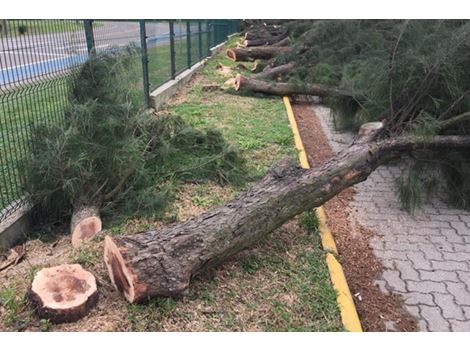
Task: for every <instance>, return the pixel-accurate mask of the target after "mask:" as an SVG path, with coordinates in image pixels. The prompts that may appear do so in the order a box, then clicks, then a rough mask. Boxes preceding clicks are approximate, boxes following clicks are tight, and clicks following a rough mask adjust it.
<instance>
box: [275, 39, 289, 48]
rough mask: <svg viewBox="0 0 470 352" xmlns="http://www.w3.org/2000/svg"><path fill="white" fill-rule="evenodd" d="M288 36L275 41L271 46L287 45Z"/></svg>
mask: <svg viewBox="0 0 470 352" xmlns="http://www.w3.org/2000/svg"><path fill="white" fill-rule="evenodd" d="M289 45H290V38H289V37H287V38H284V39H283V40H280V41H278V42H277V43H274V44H272V46H289Z"/></svg>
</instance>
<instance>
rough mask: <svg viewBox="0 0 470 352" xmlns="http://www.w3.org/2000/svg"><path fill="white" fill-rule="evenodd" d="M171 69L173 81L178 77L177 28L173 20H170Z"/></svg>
mask: <svg viewBox="0 0 470 352" xmlns="http://www.w3.org/2000/svg"><path fill="white" fill-rule="evenodd" d="M169 23H170V65H171V66H170V67H171V79H175V75H176V62H175V27H174V23H173V20H170V22H169Z"/></svg>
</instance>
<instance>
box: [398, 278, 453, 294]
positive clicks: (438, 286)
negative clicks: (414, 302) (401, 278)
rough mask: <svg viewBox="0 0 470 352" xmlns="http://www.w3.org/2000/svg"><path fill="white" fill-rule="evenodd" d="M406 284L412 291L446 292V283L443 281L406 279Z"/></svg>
mask: <svg viewBox="0 0 470 352" xmlns="http://www.w3.org/2000/svg"><path fill="white" fill-rule="evenodd" d="M406 285H407V287H408V289H409V290H410V291H415V292H421V293H431V292H440V293H446V292H447V290H446V285H445V284H444V283H443V282H434V281H428V280H422V281H410V280H408V281H406Z"/></svg>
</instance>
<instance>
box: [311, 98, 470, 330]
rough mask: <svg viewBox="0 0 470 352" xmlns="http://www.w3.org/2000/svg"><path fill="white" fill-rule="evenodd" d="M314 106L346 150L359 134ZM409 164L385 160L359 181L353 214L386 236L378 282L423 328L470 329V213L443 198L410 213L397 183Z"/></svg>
mask: <svg viewBox="0 0 470 352" xmlns="http://www.w3.org/2000/svg"><path fill="white" fill-rule="evenodd" d="M314 110H315V112H316V114H317V116H318V117H319V121H320V123H321V125H322V128H323V129H324V131H325V134H326V135H327V138H328V143H329V144H330V145H331V147H332V148H333V149H334V150H335V152H338V151H340V150H342V149H344V148H345V145H347V144H348V143H350V142H351V141H352V138H353V135H352V134H348V133H338V132H336V131H335V130H334V128H333V126H334V125H333V121H332V118H331V116H330V112H329V109H327V108H325V107H322V106H315V107H314ZM408 163H409V161H407V159H403V160H402V161H400V162H396V163H393V164H392V163H391V164H388V165H383V166H381V167H379V168H377V170H376V171H374V172H373V173H372V174H371V175H370V177H369V178H368V179H367V180H366V181H365V182H363V183H360V184H358V185H356V186H354V188H355V189H356V194H355V200H354V201H353V202H351V203H350V205H351V208H352V215H351V216H353V217H355V218H356V220H357V221H358V222H360V223H361V224H362V225H363V226H365V227H367V228H369V229H371V230H374V231H376V232H377V233H378V234H379V235H382V236H381V237H377V239H371V242H370V247H371V248H373V252H374V254H375V255H376V256H377V258H378V259H379V260H380V261H381V263H382V264H383V266H384V268H385V271H384V277H383V278H382V279H380V280H377V281H376V282H375V283H376V285H377V286H379V288H380V289H381V290H382V291H383V292H387V293H388V292H389V291H392V292H399V293H400V294H401V295H402V296H403V298H404V302H405V304H404V306H405V308H406V309H407V310H408V311H409V312H410V314H412V315H413V316H415V317H416V318H417V322H418V328H419V330H420V331H449V330H451V329H452V330H453V331H470V329H469V326H468V325H469V321H470V262H469V260H470V212H469V211H465V210H462V209H454V208H452V207H451V206H449V205H448V204H445V203H444V202H443V201H442V200H441V199H439V198H434V199H432V200H431V202H428V203H427V204H425V205H424V206H423V207H422V209H420V210H419V211H418V212H417V213H416V214H415V215H414V216H411V215H409V214H408V213H407V212H405V211H404V210H403V209H402V208H401V205H400V203H399V201H398V197H397V194H396V192H395V189H394V187H395V179H396V177H397V176H399V175H401V174H402V172H403V170H405V168H406V167H407V165H408ZM403 284H405V285H403ZM403 286H404V287H403ZM402 290H404V291H403V292H402ZM389 327H390V328H393V327H392V325H390V326H389Z"/></svg>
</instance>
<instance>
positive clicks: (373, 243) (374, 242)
mask: <svg viewBox="0 0 470 352" xmlns="http://www.w3.org/2000/svg"><path fill="white" fill-rule="evenodd" d="M369 245H370V247H371V248H373V249H378V250H383V249H384V241H382V240H381V239H380V238H379V237H378V236H375V237H372V238H371V239H370V240H369Z"/></svg>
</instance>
